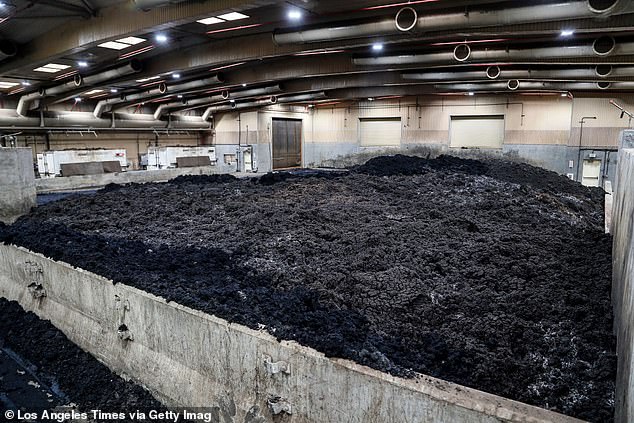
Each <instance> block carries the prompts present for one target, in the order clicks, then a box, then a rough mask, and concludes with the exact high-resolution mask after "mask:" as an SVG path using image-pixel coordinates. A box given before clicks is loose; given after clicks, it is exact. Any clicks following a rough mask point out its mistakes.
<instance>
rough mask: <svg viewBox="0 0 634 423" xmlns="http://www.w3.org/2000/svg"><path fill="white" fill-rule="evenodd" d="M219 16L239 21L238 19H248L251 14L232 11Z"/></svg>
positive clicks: (223, 18)
mask: <svg viewBox="0 0 634 423" xmlns="http://www.w3.org/2000/svg"><path fill="white" fill-rule="evenodd" d="M218 17H219V18H220V19H222V20H225V21H237V20H238V19H246V18H248V17H249V16H247V15H245V14H243V13H240V12H231V13H225V14H224V15H218Z"/></svg>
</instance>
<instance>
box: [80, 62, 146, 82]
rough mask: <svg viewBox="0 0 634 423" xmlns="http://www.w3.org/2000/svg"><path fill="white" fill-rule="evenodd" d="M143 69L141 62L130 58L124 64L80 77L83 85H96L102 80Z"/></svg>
mask: <svg viewBox="0 0 634 423" xmlns="http://www.w3.org/2000/svg"><path fill="white" fill-rule="evenodd" d="M142 70H143V64H142V63H141V62H140V61H139V60H131V61H130V62H128V63H127V64H125V65H124V66H120V67H117V68H114V69H109V70H106V71H103V72H99V73H95V74H92V75H88V76H84V77H82V78H83V80H84V85H88V86H91V85H97V84H101V83H102V82H105V81H109V80H111V79H116V78H120V77H122V76H127V75H131V74H134V73H137V72H141V71H142Z"/></svg>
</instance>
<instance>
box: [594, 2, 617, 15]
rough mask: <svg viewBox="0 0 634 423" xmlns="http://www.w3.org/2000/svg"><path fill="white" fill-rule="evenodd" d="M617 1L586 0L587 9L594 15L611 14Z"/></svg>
mask: <svg viewBox="0 0 634 423" xmlns="http://www.w3.org/2000/svg"><path fill="white" fill-rule="evenodd" d="M618 3H619V0H588V9H590V10H591V11H592V12H594V13H607V12H611V11H612V10H613V9H614V8H615V6H616V5H617V4H618Z"/></svg>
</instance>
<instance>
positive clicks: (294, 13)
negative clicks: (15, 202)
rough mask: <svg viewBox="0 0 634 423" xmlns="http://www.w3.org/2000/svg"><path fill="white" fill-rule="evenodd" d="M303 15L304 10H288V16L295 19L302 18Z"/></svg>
mask: <svg viewBox="0 0 634 423" xmlns="http://www.w3.org/2000/svg"><path fill="white" fill-rule="evenodd" d="M301 17H302V12H300V11H299V10H291V11H289V12H288V18H289V19H292V20H294V21H296V20H298V19H301Z"/></svg>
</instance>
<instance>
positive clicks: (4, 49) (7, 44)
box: [0, 40, 18, 60]
mask: <svg viewBox="0 0 634 423" xmlns="http://www.w3.org/2000/svg"><path fill="white" fill-rule="evenodd" d="M17 53H18V48H17V47H16V45H15V43H14V42H13V41H10V40H0V60H4V59H7V58H9V57H13V56H15V55H16V54H17Z"/></svg>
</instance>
